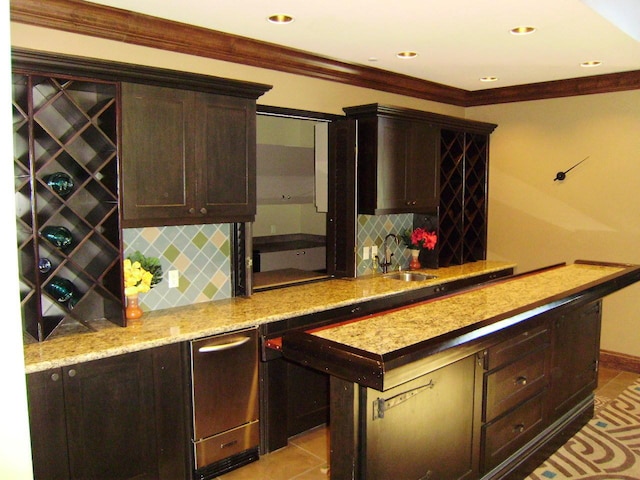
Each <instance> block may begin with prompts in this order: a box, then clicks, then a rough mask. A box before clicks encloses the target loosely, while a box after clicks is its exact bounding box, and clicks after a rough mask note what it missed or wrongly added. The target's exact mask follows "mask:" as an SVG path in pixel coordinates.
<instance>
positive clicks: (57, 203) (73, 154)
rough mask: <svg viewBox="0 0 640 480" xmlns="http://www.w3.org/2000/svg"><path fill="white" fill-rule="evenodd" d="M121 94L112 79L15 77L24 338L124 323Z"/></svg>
mask: <svg viewBox="0 0 640 480" xmlns="http://www.w3.org/2000/svg"><path fill="white" fill-rule="evenodd" d="M116 93H117V86H116V84H115V83H112V82H100V81H88V80H84V79H77V78H71V77H64V76H56V77H51V76H46V75H41V74H37V75H36V74H31V73H29V72H19V71H14V73H13V137H14V169H15V200H16V222H17V232H18V235H17V236H18V238H17V243H18V257H19V275H20V282H19V283H20V302H21V309H22V317H23V328H24V331H25V332H26V333H27V334H28V337H26V340H25V341H28V340H31V339H32V340H36V341H43V340H45V339H47V338H51V337H53V336H56V335H58V334H62V333H64V332H67V331H69V330H73V331H78V330H79V331H85V330H86V331H91V330H94V329H95V328H97V325H98V324H99V321H102V320H104V319H107V320H110V321H111V322H113V323H116V324H118V325H122V326H124V325H125V321H124V312H123V307H122V291H123V290H122V264H121V261H120V248H121V245H120V243H121V242H120V225H119V214H118V176H117V174H118V158H117V102H116V98H117V95H116ZM52 227H53V228H52ZM60 227H63V228H60ZM65 229H66V230H65ZM69 236H70V239H69V238H68V237H69ZM69 240H70V242H69ZM67 243H70V244H68V245H67ZM56 244H57V245H56ZM61 279H62V280H61ZM69 282H71V284H69ZM70 285H71V286H70ZM69 288H71V292H68V291H66V290H67V289H69Z"/></svg>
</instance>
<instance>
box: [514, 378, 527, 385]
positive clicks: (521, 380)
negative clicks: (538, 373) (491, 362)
mask: <svg viewBox="0 0 640 480" xmlns="http://www.w3.org/2000/svg"><path fill="white" fill-rule="evenodd" d="M515 383H516V385H523V386H524V385H526V384H527V377H524V376H523V377H518V378H516V382H515Z"/></svg>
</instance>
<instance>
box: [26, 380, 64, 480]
mask: <svg viewBox="0 0 640 480" xmlns="http://www.w3.org/2000/svg"><path fill="white" fill-rule="evenodd" d="M27 393H28V395H27V396H28V402H29V426H30V428H31V455H32V458H33V475H34V478H35V479H36V480H59V479H64V478H68V477H69V459H68V456H67V427H66V415H65V408H64V392H63V387H62V370H61V369H54V370H47V371H44V372H37V373H31V374H29V375H27Z"/></svg>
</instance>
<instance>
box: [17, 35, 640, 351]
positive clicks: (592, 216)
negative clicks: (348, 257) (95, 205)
mask: <svg viewBox="0 0 640 480" xmlns="http://www.w3.org/2000/svg"><path fill="white" fill-rule="evenodd" d="M11 28H12V31H11V36H12V37H11V38H12V44H13V45H14V46H19V47H24V48H32V49H37V50H43V51H55V52H62V53H69V54H73V55H82V56H89V57H96V58H105V59H110V60H117V61H124V62H131V63H141V64H145V65H150V66H159V67H165V68H173V69H178V70H184V71H192V72H196V73H203V74H209V75H216V76H220V77H227V78H235V79H239V80H248V81H254V82H260V83H267V84H270V85H274V88H273V89H272V90H271V91H270V92H268V93H267V94H265V95H264V96H263V97H261V98H260V99H259V101H258V102H259V103H260V104H264V105H272V106H280V107H288V108H297V109H303V110H313V111H320V112H326V113H342V107H345V106H350V105H359V104H365V103H373V102H379V103H386V104H391V105H398V106H406V107H411V108H417V109H422V110H427V111H432V112H436V113H444V114H448V115H455V116H459V117H464V116H467V117H469V118H473V119H477V120H485V121H489V122H493V123H497V124H498V125H499V126H498V128H497V129H496V131H495V133H494V135H493V136H492V139H491V172H490V189H489V191H490V199H489V257H490V258H492V259H505V260H509V261H514V262H516V263H518V265H519V268H520V270H521V271H524V270H528V269H531V268H535V267H539V266H543V265H546V264H549V263H554V262H564V261H566V262H572V261H573V260H575V259H579V258H585V259H596V260H607V261H616V262H633V263H640V251H639V249H638V244H639V243H638V239H639V230H640V206H639V205H640V202H639V200H638V196H639V195H640V193H638V192H640V188H639V187H640V161H639V160H640V159H639V158H638V156H639V152H640V140H639V139H640V135H639V134H638V132H640V114H639V113H638V112H639V111H640V91H634V92H625V93H615V94H606V95H589V96H584V97H572V98H567V99H554V100H544V101H534V102H522V103H515V104H507V105H496V106H488V107H476V108H471V109H466V110H465V109H463V108H459V107H454V106H450V105H443V104H440V103H436V102H430V101H425V100H417V99H413V98H409V97H404V96H401V95H394V94H389V93H384V92H378V91H374V90H368V89H364V88H359V87H351V86H347V85H342V84H338V83H331V82H326V81H322V80H317V79H311V78H306V77H301V76H297V75H291V74H286V73H280V72H276V71H271V70H265V69H258V68H253V67H247V66H242V65H237V64H231V63H226V62H219V61H214V60H208V59H203V58H198V57H191V56H188V55H182V54H176V53H171V52H163V51H158V50H154V49H150V48H145V47H137V46H132V45H126V44H119V43H117V42H112V41H106V40H100V39H95V38H88V37H81V36H77V35H73V34H68V33H64V32H58V31H53V30H46V29H41V28H37V27H30V26H25V25H20V24H12V26H11ZM587 155H591V158H590V159H589V160H587V161H586V162H585V163H583V164H582V165H581V166H580V167H578V168H576V169H575V170H574V171H572V172H570V173H569V175H568V177H567V180H565V181H564V182H563V183H560V182H554V181H553V178H554V177H555V174H556V172H557V171H559V170H565V169H566V168H568V167H570V166H571V165H573V164H574V163H576V162H577V161H579V160H581V159H583V158H584V157H586V156H587ZM639 294H640V285H636V286H633V287H631V288H628V289H626V290H624V291H622V292H619V293H616V294H614V295H612V296H611V297H608V298H607V300H606V301H605V321H604V326H603V336H602V347H603V348H605V349H607V350H613V351H617V352H621V353H627V354H631V355H636V356H640V347H638V345H640V328H639V326H640V313H639V312H638V308H637V304H638V302H637V300H636V299H637V298H638V296H639Z"/></svg>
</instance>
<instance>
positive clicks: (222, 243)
mask: <svg viewBox="0 0 640 480" xmlns="http://www.w3.org/2000/svg"><path fill="white" fill-rule="evenodd" d="M230 239H231V225H230V224H213V225H211V224H208V225H184V226H168V227H146V228H128V229H124V230H123V235H122V240H123V248H124V256H125V257H126V256H127V255H129V254H132V253H133V252H135V251H136V250H139V251H140V252H142V254H143V255H145V256H149V257H157V258H159V259H160V263H161V264H162V270H163V272H164V278H163V280H162V282H160V283H159V284H158V285H156V286H155V287H154V288H152V289H151V290H150V291H149V292H147V293H143V294H141V295H140V304H141V305H142V308H143V310H145V311H150V310H160V309H163V308H169V307H178V306H183V305H190V304H192V303H199V302H207V301H210V300H222V299H225V298H230V297H231V292H232V285H231V243H230ZM169 270H178V272H179V275H180V281H179V283H178V287H177V288H169V281H168V272H169Z"/></svg>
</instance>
